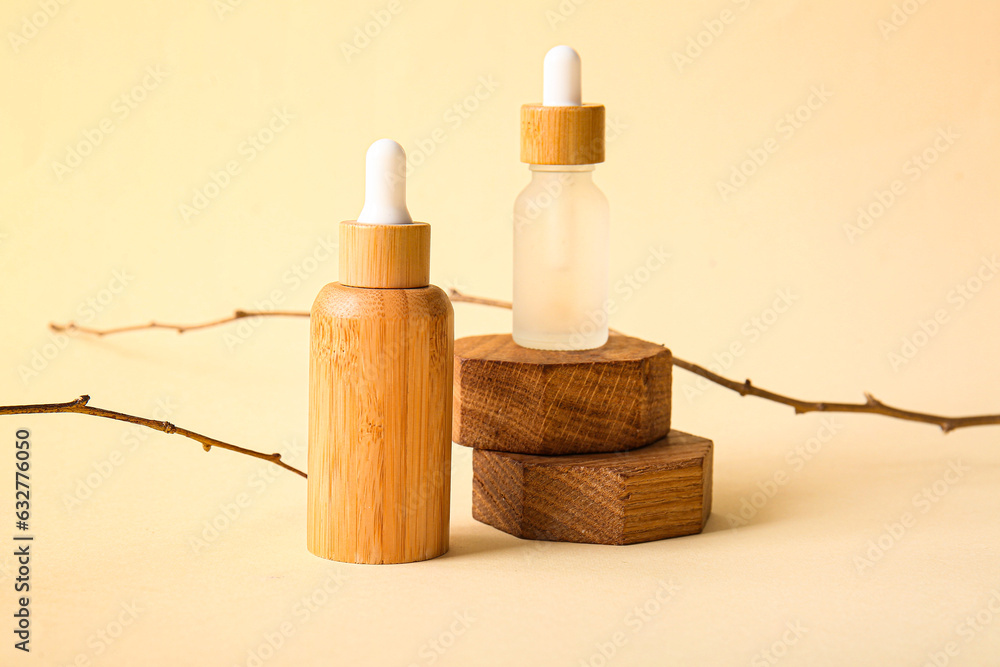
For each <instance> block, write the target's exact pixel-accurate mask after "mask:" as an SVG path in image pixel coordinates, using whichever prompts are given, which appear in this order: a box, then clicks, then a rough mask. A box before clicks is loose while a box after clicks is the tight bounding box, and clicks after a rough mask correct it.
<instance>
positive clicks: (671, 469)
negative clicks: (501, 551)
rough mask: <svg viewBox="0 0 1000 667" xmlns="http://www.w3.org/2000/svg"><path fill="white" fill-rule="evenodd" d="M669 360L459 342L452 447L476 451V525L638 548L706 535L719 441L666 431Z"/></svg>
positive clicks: (616, 338)
mask: <svg viewBox="0 0 1000 667" xmlns="http://www.w3.org/2000/svg"><path fill="white" fill-rule="evenodd" d="M670 383H671V355H670V350H668V349H667V348H665V347H663V346H662V345H656V344H654V343H650V342H647V341H643V340H639V339H637V338H631V337H629V336H622V335H616V334H612V336H611V338H610V339H609V340H608V343H607V344H606V345H605V346H603V347H601V348H598V349H596V350H582V351H566V352H564V351H549V350H532V349H527V348H523V347H520V346H518V345H517V344H515V343H514V341H513V340H512V338H511V336H510V335H490V336H473V337H470V338H462V339H460V340H457V341H455V391H454V401H455V409H454V413H453V414H454V427H453V436H452V437H453V438H454V439H455V442H458V443H459V444H462V445H465V446H468V447H472V448H474V449H475V451H474V452H473V475H474V479H473V504H472V513H473V516H474V517H475V518H476V519H478V520H479V521H482V522H484V523H487V524H490V525H491V526H494V527H496V528H499V529H500V530H503V531H505V532H508V533H511V534H512V535H516V536H518V537H523V538H527V539H538V540H553V541H562V542H591V543H598V544H633V543H636V542H648V541H651V540H659V539H663V538H667V537H677V536H680V535H690V534H692V533H698V532H700V531H701V530H702V528H704V526H705V521H706V520H707V519H708V515H709V512H710V510H711V502H712V442H711V441H710V440H706V439H705V438H700V437H697V436H694V435H689V434H687V433H681V432H680V431H671V430H670V394H671V392H670Z"/></svg>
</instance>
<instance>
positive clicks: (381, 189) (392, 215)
mask: <svg viewBox="0 0 1000 667" xmlns="http://www.w3.org/2000/svg"><path fill="white" fill-rule="evenodd" d="M358 222H363V223H367V224H369V225H405V224H409V223H411V222H413V218H411V217H410V212H409V211H407V210H406V152H405V151H403V147H402V146H400V145H399V144H397V143H396V142H395V141H393V140H392V139H379V140H378V141H376V142H375V143H373V144H372V145H371V146H369V147H368V153H367V154H366V155H365V205H364V208H362V209H361V213H360V214H359V215H358Z"/></svg>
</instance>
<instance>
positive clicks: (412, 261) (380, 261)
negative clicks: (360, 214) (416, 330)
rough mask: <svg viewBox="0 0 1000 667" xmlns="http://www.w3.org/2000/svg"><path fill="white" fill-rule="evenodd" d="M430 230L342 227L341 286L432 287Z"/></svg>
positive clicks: (360, 225) (349, 223) (420, 226)
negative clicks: (430, 285) (429, 285)
mask: <svg viewBox="0 0 1000 667" xmlns="http://www.w3.org/2000/svg"><path fill="white" fill-rule="evenodd" d="M430 264H431V226H430V225H428V224H427V223H426V222H414V223H410V224H408V225H369V224H364V223H360V222H357V221H355V220H346V221H344V222H342V223H340V265H339V267H340V268H339V271H340V284H341V285H347V286H349V287H375V288H409V287H426V286H427V285H428V284H430Z"/></svg>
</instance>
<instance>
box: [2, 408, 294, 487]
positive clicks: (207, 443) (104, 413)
mask: <svg viewBox="0 0 1000 667" xmlns="http://www.w3.org/2000/svg"><path fill="white" fill-rule="evenodd" d="M89 402H90V396H87V395H83V396H81V397H80V398H78V399H76V400H75V401H69V402H68V403H38V404H35V405H7V406H0V415H34V414H45V413H52V412H71V413H76V414H81V415H93V416H95V417H104V418H106V419H116V420H118V421H122V422H128V423H130V424H138V425H139V426H145V427H146V428H151V429H153V430H155V431H160V432H162V433H173V434H175V435H182V436H184V437H185V438H190V439H192V440H196V441H198V442H200V443H201V446H202V448H204V450H205V451H206V452H207V451H209V450H211V449H212V447H218V448H219V449H228V450H229V451H231V452H236V453H237V454H246V455H247V456H252V457H254V458H256V459H263V460H264V461H270V462H271V463H273V464H275V465H277V466H280V467H282V468H284V469H285V470H288V471H291V472H294V473H295V474H297V475H301V476H302V477H305V476H306V474H305V473H304V472H302V471H301V470H299V469H298V468H294V467H292V466H290V465H288V464H287V463H285V462H284V461H282V460H281V454H277V453H275V454H265V453H263V452H258V451H254V450H253V449H246V448H245V447H240V446H238V445H230V444H229V443H228V442H222V441H221V440H216V439H215V438H210V437H208V436H207V435H202V434H200V433H195V432H194V431H189V430H187V429H186V428H181V427H179V426H174V425H173V424H171V423H170V422H166V421H157V420H155V419H147V418H145V417H136V416H135V415H127V414H125V413H123V412H115V411H114V410H105V409H104V408H95V407H93V406H91V405H88V403H89Z"/></svg>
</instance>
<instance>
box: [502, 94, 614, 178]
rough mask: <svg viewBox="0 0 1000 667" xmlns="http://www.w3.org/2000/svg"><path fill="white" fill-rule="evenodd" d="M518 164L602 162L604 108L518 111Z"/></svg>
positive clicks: (534, 107)
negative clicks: (519, 162) (519, 116)
mask: <svg viewBox="0 0 1000 667" xmlns="http://www.w3.org/2000/svg"><path fill="white" fill-rule="evenodd" d="M521 162H527V163H528V164H597V163H599V162H604V105H602V104H584V105H581V106H578V107H547V106H543V105H541V104H525V105H524V106H522V107H521Z"/></svg>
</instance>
